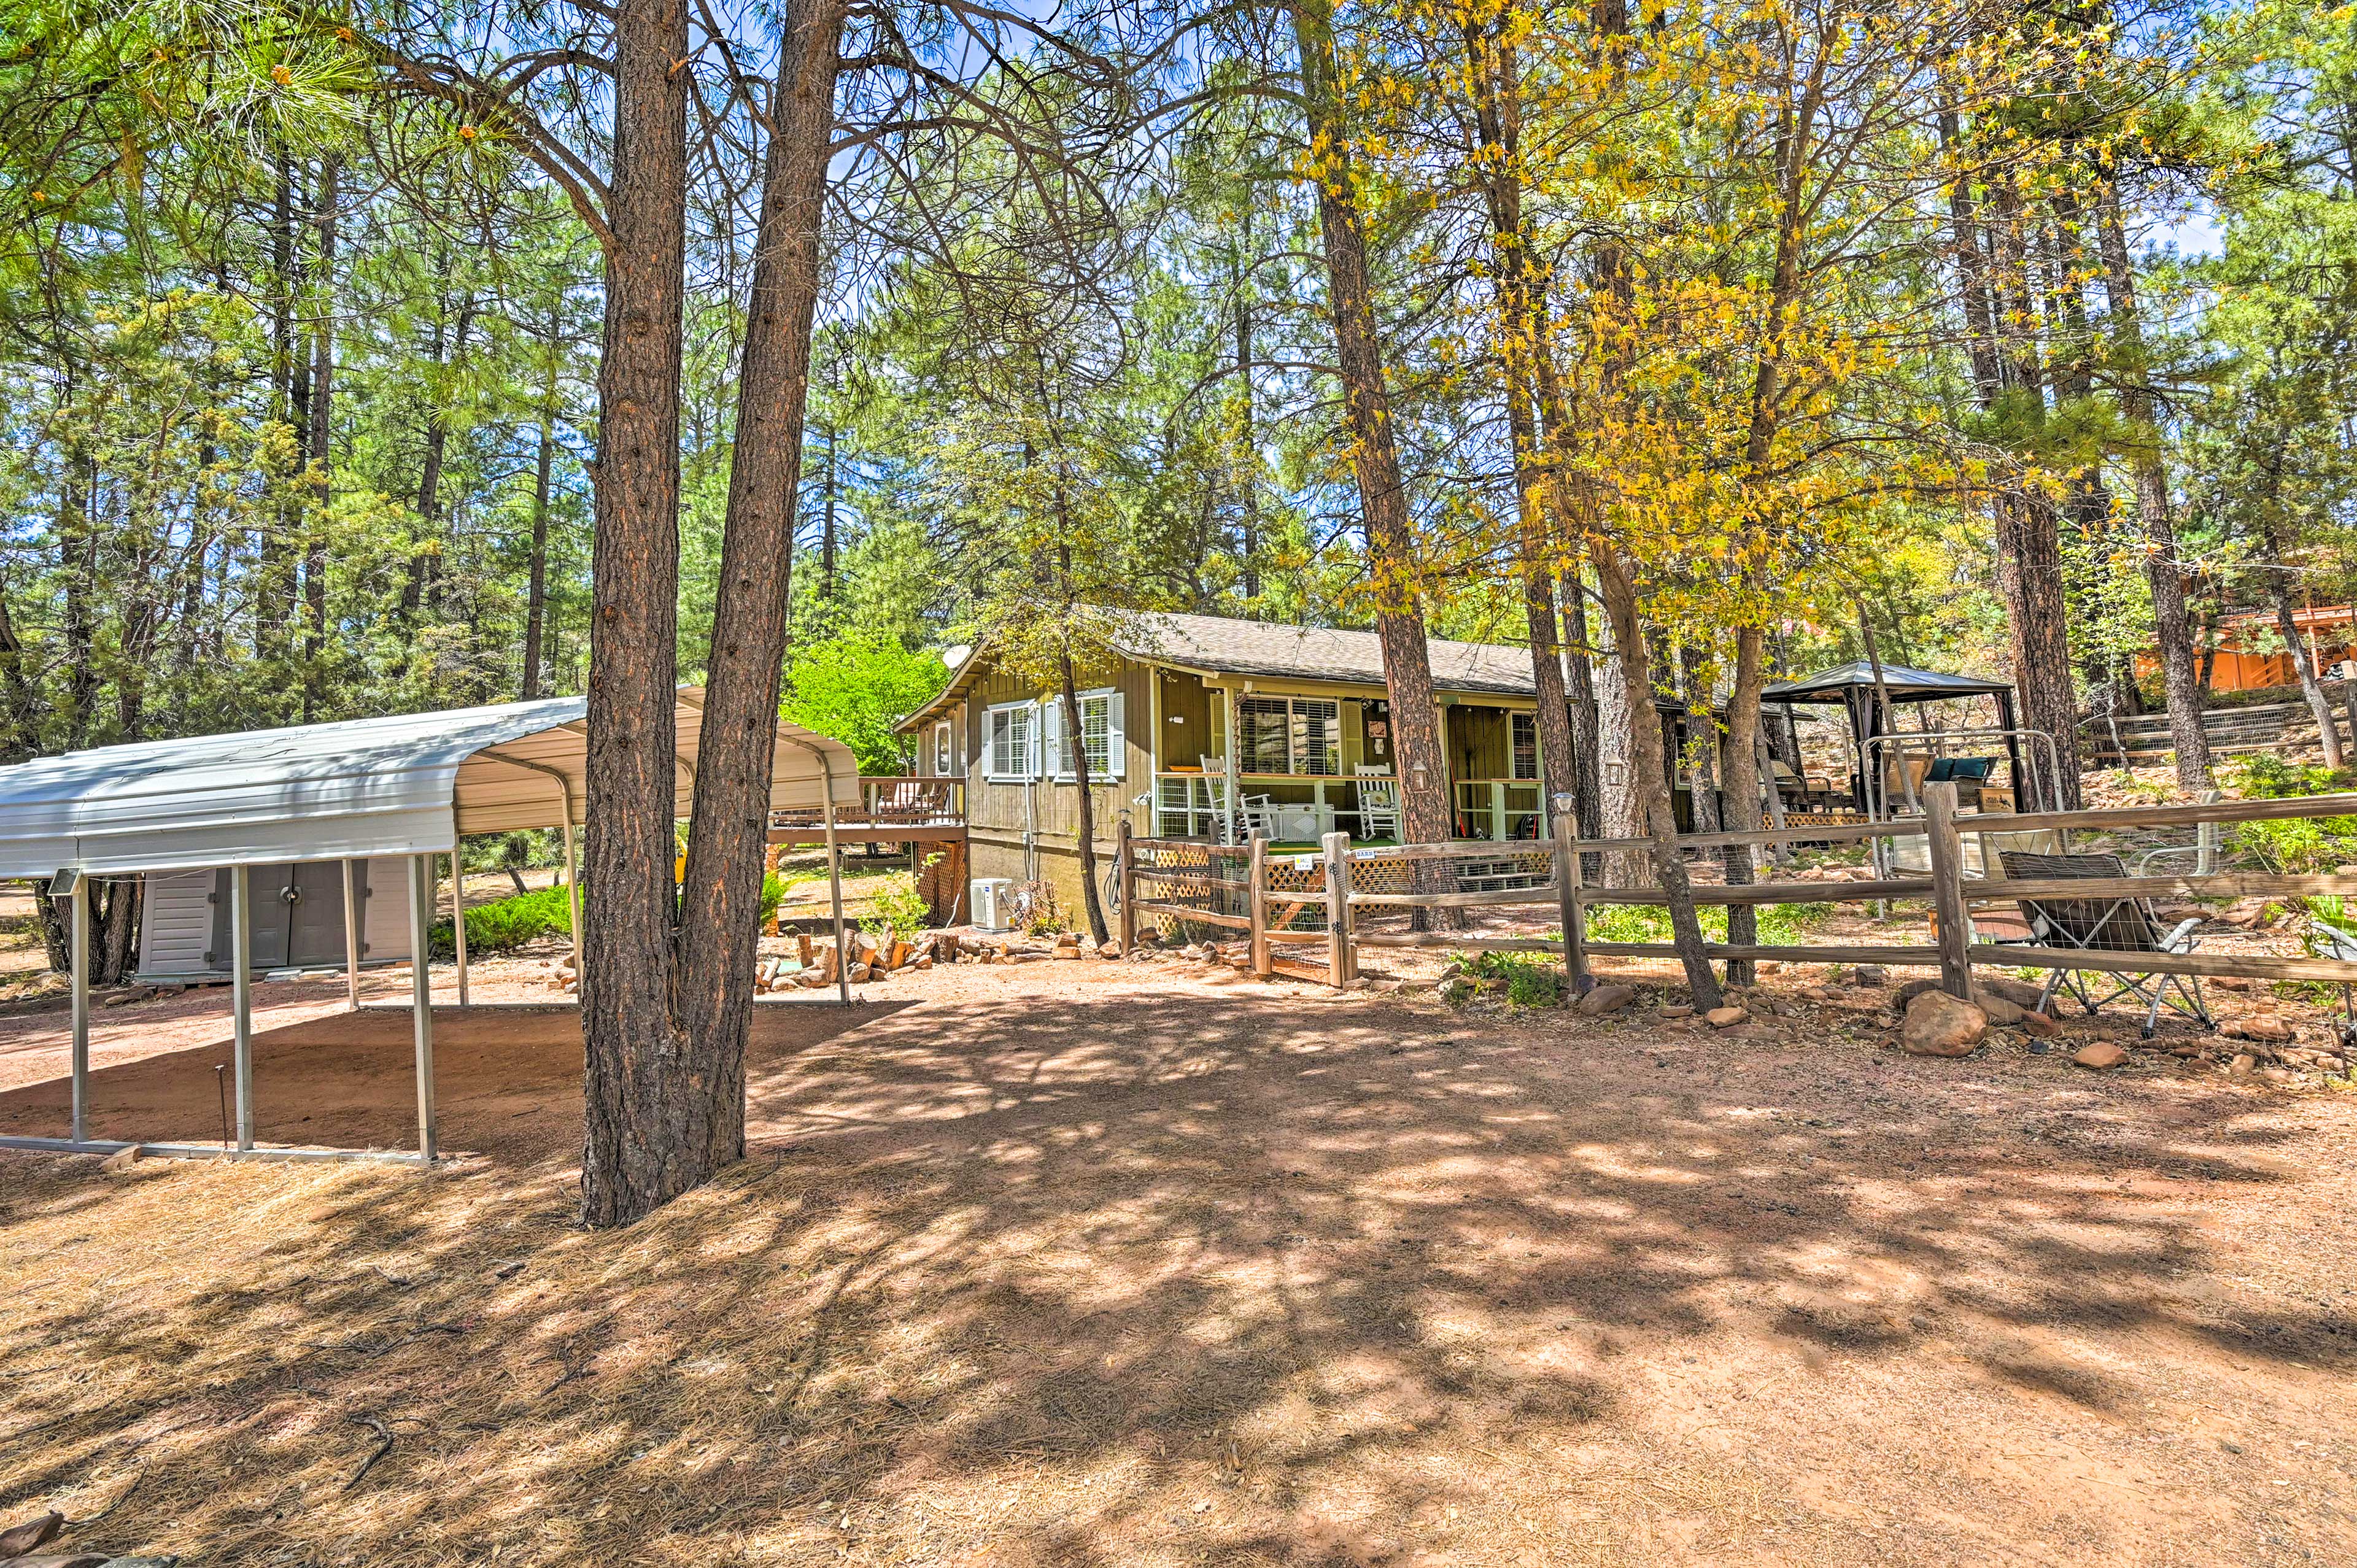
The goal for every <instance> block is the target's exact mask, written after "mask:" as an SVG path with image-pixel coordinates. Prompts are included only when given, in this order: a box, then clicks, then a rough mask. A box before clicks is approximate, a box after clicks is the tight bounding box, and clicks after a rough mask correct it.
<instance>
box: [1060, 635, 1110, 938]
mask: <svg viewBox="0 0 2357 1568" xmlns="http://www.w3.org/2000/svg"><path fill="white" fill-rule="evenodd" d="M1057 672H1058V673H1059V674H1060V676H1061V677H1062V678H1063V691H1064V734H1065V735H1066V736H1068V737H1069V738H1070V744H1071V748H1072V781H1073V783H1074V784H1076V785H1078V786H1079V788H1080V813H1081V818H1080V832H1081V843H1080V849H1081V907H1082V909H1084V910H1085V911H1086V912H1087V914H1088V921H1089V936H1090V937H1091V938H1092V940H1094V941H1095V942H1096V944H1097V946H1099V947H1103V946H1104V945H1105V943H1107V942H1108V941H1111V940H1113V937H1112V933H1111V932H1110V931H1109V930H1108V929H1106V927H1105V915H1104V903H1103V900H1102V899H1100V898H1099V897H1097V812H1096V804H1095V802H1094V801H1092V800H1090V799H1089V785H1090V782H1091V780H1090V779H1089V747H1088V734H1087V732H1086V731H1085V730H1083V729H1082V727H1081V690H1080V687H1079V685H1078V684H1077V683H1075V682H1074V681H1073V680H1072V656H1071V653H1070V652H1069V651H1067V652H1066V653H1065V654H1064V655H1063V656H1062V658H1061V660H1060V661H1059V663H1058V669H1057ZM1048 760H1049V767H1050V768H1053V767H1054V766H1055V763H1056V760H1057V759H1056V758H1054V757H1049V759H1048Z"/></svg>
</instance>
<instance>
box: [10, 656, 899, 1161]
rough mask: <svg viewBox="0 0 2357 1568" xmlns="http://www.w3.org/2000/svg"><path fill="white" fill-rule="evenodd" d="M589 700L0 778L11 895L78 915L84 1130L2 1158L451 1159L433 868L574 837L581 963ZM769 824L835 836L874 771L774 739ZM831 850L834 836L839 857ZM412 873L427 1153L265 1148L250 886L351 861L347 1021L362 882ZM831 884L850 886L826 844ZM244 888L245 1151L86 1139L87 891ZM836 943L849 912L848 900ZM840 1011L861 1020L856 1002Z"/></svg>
mask: <svg viewBox="0 0 2357 1568" xmlns="http://www.w3.org/2000/svg"><path fill="white" fill-rule="evenodd" d="M587 714H588V701H587V698H583V697H554V698H548V699H544V700H543V701H539V702H532V703H498V704H495V705H491V706H487V707H478V708H454V709H447V710H445V711H442V712H439V713H427V714H393V715H388V716H384V717H380V718H366V719H350V720H346V721H343V722H341V723H337V724H321V725H298V726H296V727H293V728H288V729H274V730H250V731H243V732H239V733H234V734H229V735H213V736H191V737H188V738H186V739H182V740H163V741H140V742H135V743H133V744H130V745H124V746H101V747H97V748H95V749H93V750H89V751H76V752H68V753H66V754H65V755H63V756H61V757H40V758H37V759H36V760H34V761H31V762H26V763H20V764H18V765H17V766H16V767H13V768H0V879H22V880H30V881H35V882H39V883H48V884H49V887H48V892H49V893H50V895H51V896H54V897H69V898H70V900H71V903H72V909H71V912H70V930H71V941H70V947H71V951H72V958H73V975H72V980H73V984H72V997H73V1063H72V1074H73V1112H72V1135H71V1136H70V1137H67V1138H25V1137H6V1138H0V1147H8V1148H34V1149H50V1150H61V1151H66V1152H70V1153H81V1154H108V1153H113V1152H114V1151H116V1150H119V1149H123V1148H127V1147H134V1146H136V1147H140V1148H143V1149H146V1150H148V1151H150V1152H154V1153H160V1154H184V1155H212V1154H221V1153H224V1152H227V1153H230V1154H232V1155H246V1156H250V1157H266V1158H282V1159H284V1158H397V1159H406V1160H419V1161H424V1162H427V1163H430V1162H431V1161H432V1160H433V1158H434V1156H435V1153H436V1144H435V1118H434V1009H433V1002H432V995H433V993H432V990H431V977H430V972H429V970H428V963H429V961H430V954H429V951H428V944H427V940H426V933H427V928H428V927H429V926H430V925H431V923H432V918H433V912H434V911H433V908H432V906H433V902H434V893H433V883H434V878H433V872H432V869H431V867H432V862H433V857H434V856H435V855H436V854H450V855H453V856H455V855H456V854H457V851H458V840H459V838H460V836H461V835H462V834H470V833H493V832H512V831H515V830H518V829H528V828H556V827H561V828H564V829H565V834H564V837H565V883H566V886H568V887H569V888H571V889H572V902H573V928H574V952H575V955H576V963H577V962H578V955H579V952H580V927H581V919H580V915H581V903H580V898H581V895H580V885H579V881H578V879H577V878H576V875H574V873H575V869H576V867H575V865H574V858H573V834H572V831H571V830H572V829H573V828H574V827H576V826H578V825H579V824H580V823H581V822H582V821H583V815H584V812H583V806H584V802H585V800H586V797H587V753H588V737H587ZM675 717H676V723H677V741H676V746H677V756H676V758H675V761H676V764H677V768H676V772H677V777H678V782H679V792H678V800H679V807H680V811H681V813H682V814H684V813H685V811H686V809H687V805H688V801H689V800H690V798H691V796H692V794H693V791H694V781H695V762H696V755H697V750H698V740H699V737H700V736H701V732H702V728H703V718H704V693H703V692H702V690H701V689H700V688H697V687H693V686H686V687H682V688H680V690H679V693H678V705H677V710H676V714H675ZM858 803H859V767H858V762H857V760H856V758H855V757H853V756H852V753H851V751H850V749H849V748H848V747H847V746H844V745H843V744H842V743H841V742H840V741H834V740H829V739H827V738H825V737H824V736H818V735H814V734H813V733H812V732H810V731H808V730H805V729H803V728H802V727H801V726H800V725H792V724H789V723H787V722H786V721H784V720H782V719H780V721H778V746H777V751H776V756H775V760H774V761H773V763H772V765H771V768H770V806H771V809H772V810H795V809H801V810H810V809H813V808H815V809H818V810H820V811H823V813H824V816H825V819H826V821H827V822H828V823H829V824H830V825H831V824H832V823H833V822H834V811H835V809H836V808H837V807H838V806H856V805H857V804H858ZM831 837H832V835H831V834H830V838H831ZM376 855H382V856H400V857H404V858H405V859H406V860H407V861H408V865H409V877H408V881H409V929H410V972H411V977H412V983H411V1010H412V1012H413V1014H414V1017H415V1020H416V1024H415V1035H416V1070H417V1137H418V1150H417V1153H416V1154H415V1155H384V1154H380V1153H377V1152H374V1151H355V1150H340V1149H339V1150H328V1149H292V1148H262V1147H257V1146H256V1145H255V1144H254V1141H253V1014H252V984H253V976H252V966H251V963H250V948H249V942H250V938H251V932H252V926H253V910H252V893H251V888H250V886H249V881H250V878H249V871H250V868H251V867H253V866H255V865H276V864H280V863H284V862H287V861H322V860H342V861H343V862H345V889H344V893H345V897H344V923H345V954H346V974H347V976H348V988H349V994H350V1005H351V1006H352V1007H354V1008H358V1007H359V1005H360V946H359V940H358V936H357V933H356V931H355V929H354V927H353V910H354V907H355V903H356V900H355V899H354V898H353V897H352V893H351V886H350V883H351V871H350V864H351V862H352V861H353V860H355V859H365V858H367V857H370V856H376ZM828 865H829V872H830V875H831V876H833V875H834V874H835V873H836V871H837V867H836V864H835V855H834V845H833V843H830V844H829V852H828ZM221 868H227V869H228V870H229V871H230V873H231V875H230V904H231V910H230V929H231V940H232V944H233V956H232V959H231V1012H232V1015H233V1017H234V1027H235V1046H234V1059H235V1064H236V1072H235V1077H236V1090H237V1108H236V1109H237V1121H236V1139H235V1147H234V1148H233V1149H231V1150H228V1151H223V1150H220V1149H216V1148H213V1147H211V1146H210V1145H207V1144H192V1145H182V1144H130V1143H125V1142H119V1141H112V1140H91V1139H90V1138H89V1137H88V1136H87V1133H88V1124H87V1107H88V1101H89V1077H90V942H91V930H90V905H91V899H90V887H91V882H92V881H93V880H94V879H101V878H112V877H121V876H139V875H145V874H148V873H163V872H183V871H205V870H217V869H221ZM834 921H835V940H836V942H837V944H838V950H840V944H841V942H842V940H843V934H844V933H843V900H842V891H841V886H840V882H839V880H838V881H837V882H836V884H835V887H834ZM466 929H467V928H466V921H465V920H464V919H463V918H460V919H458V920H457V922H456V930H455V935H456V938H457V969H458V996H459V1005H460V1006H462V1007H463V1006H465V1005H467V995H466V963H467V955H466ZM842 1000H844V1001H845V1002H846V1003H847V1002H848V1001H849V1000H850V998H849V993H848V990H847V987H845V989H843V991H842Z"/></svg>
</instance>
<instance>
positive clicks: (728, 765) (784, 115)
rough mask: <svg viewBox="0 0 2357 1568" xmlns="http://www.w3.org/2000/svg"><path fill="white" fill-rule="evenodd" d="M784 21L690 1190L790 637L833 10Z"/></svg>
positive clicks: (708, 812) (741, 977) (717, 660)
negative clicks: (701, 1099)
mask: <svg viewBox="0 0 2357 1568" xmlns="http://www.w3.org/2000/svg"><path fill="white" fill-rule="evenodd" d="M783 21H784V31H785V38H784V49H783V53H782V54H781V55H780V62H781V63H780V72H779V83H778V90H777V91H776V92H775V93H773V94H772V95H771V100H770V146H769V156H768V159H767V167H766V169H765V171H764V173H763V176H762V191H761V223H760V229H759V235H758V238H757V239H756V242H755V244H756V257H755V260H754V263H753V285H752V292H751V295H750V296H749V309H748V314H747V319H746V331H745V343H744V348H743V350H742V355H741V360H740V368H739V371H738V373H737V431H736V448H735V452H734V454H733V456H732V458H731V461H730V464H729V472H728V511H727V518H726V523H725V525H724V528H723V531H722V534H721V542H720V575H719V588H718V597H717V599H716V602H715V604H714V606H713V615H712V646H711V650H710V653H709V655H708V657H707V658H706V660H705V669H706V671H708V672H707V674H706V676H705V698H704V723H703V730H702V740H701V742H700V746H699V752H698V757H697V762H696V777H695V810H694V818H693V821H692V822H690V825H689V830H688V840H687V869H686V878H685V882H684V884H683V889H682V908H681V925H680V931H681V940H680V980H679V984H678V998H679V1026H680V1030H681V1032H682V1034H683V1036H684V1037H685V1040H686V1042H687V1047H688V1049H689V1051H690V1052H691V1057H692V1060H693V1061H694V1064H695V1072H696V1082H697V1084H698V1085H699V1087H700V1088H701V1090H702V1091H703V1093H704V1095H705V1101H704V1103H703V1105H702V1106H701V1107H700V1110H701V1112H702V1114H703V1116H704V1119H705V1120H704V1123H703V1127H702V1131H703V1133H704V1144H703V1147H702V1149H701V1150H700V1151H692V1152H693V1153H696V1154H700V1158H701V1162H702V1168H701V1171H700V1173H699V1174H698V1176H697V1177H696V1179H698V1180H701V1179H703V1178H704V1177H705V1176H709V1175H710V1174H711V1173H712V1172H713V1171H714V1170H716V1169H718V1168H719V1167H720V1166H721V1165H726V1164H727V1163H728V1162H730V1161H732V1160H736V1159H739V1158H742V1157H743V1155H744V1152H745V1036H746V1031H747V1029H748V1026H749V1025H750V1024H751V1021H752V1007H753V969H754V965H755V962H756V961H757V960H758V958H759V939H760V921H759V913H760V899H761V852H762V850H763V849H764V847H766V845H767V843H768V842H769V826H770V769H771V765H772V763H773V762H774V760H775V756H776V751H777V734H778V696H779V687H780V683H781V682H782V679H783V676H784V672H785V659H786V640H787V637H788V635H789V632H790V629H791V616H790V611H791V605H792V562H793V551H794V530H795V525H796V523H797V522H798V521H800V517H799V509H798V507H797V505H796V498H797V497H798V496H799V495H800V494H801V491H802V439H803V434H804V428H805V424H804V422H805V420H806V417H807V415H808V412H809V406H810V371H811V323H812V319H813V315H814V313H815V311H816V308H817V305H818V295H819V287H820V284H821V281H822V280H821V269H820V259H819V227H820V221H821V219H822V218H823V210H824V208H825V205H826V190H827V158H828V155H829V151H830V148H831V146H832V144H833V140H834V88H835V77H836V74H837V71H838V69H839V65H838V62H839V60H840V59H841V44H842V32H843V0H788V4H787V5H786V6H785V12H784V17H783Z"/></svg>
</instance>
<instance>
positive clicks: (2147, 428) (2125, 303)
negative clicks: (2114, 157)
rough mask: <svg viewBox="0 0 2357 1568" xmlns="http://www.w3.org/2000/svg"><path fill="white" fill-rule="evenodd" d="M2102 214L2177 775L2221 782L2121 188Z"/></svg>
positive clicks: (2193, 782) (2109, 191)
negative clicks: (2204, 716) (2215, 773)
mask: <svg viewBox="0 0 2357 1568" xmlns="http://www.w3.org/2000/svg"><path fill="white" fill-rule="evenodd" d="M2102 201H2103V205H2102V209H2101V210H2100V211H2099V212H2098V214H2097V223H2098V227H2097V231H2096V233H2097V238H2098V248H2099V249H2100V250H2101V251H2102V252H2103V261H2104V280H2105V283H2106V285H2107V288H2106V298H2107V301H2108V303H2109V305H2110V306H2111V312H2110V314H2111V324H2112V330H2113V332H2114V334H2115V336H2116V337H2117V338H2118V340H2119V347H2120V350H2121V357H2122V358H2123V359H2124V360H2126V364H2125V365H2123V366H2121V367H2119V369H2118V370H2117V371H2115V372H2114V373H2115V376H2120V377H2124V378H2125V379H2124V380H2122V381H2121V382H2120V389H2121V390H2120V412H2121V413H2124V414H2126V416H2127V424H2128V429H2129V438H2130V439H2131V440H2133V441H2134V442H2135V443H2136V446H2135V448H2134V450H2133V452H2132V454H2131V459H2130V461H2131V467H2132V471H2133V473H2134V474H2135V476H2136V521H2137V523H2138V524H2139V525H2140V526H2141V527H2142V528H2143V530H2144V543H2145V558H2144V575H2145V581H2146V582H2147V583H2148V584H2150V585H2151V587H2152V617H2153V640H2154V644H2155V646H2156V648H2157V649H2158V652H2159V655H2160V682H2161V690H2162V692H2163V693H2165V697H2166V701H2167V703H2168V707H2169V745H2170V746H2171V747H2173V748H2174V749H2175V751H2176V753H2177V781H2178V782H2179V784H2181V785H2183V786H2184V787H2185V788H2186V789H2209V788H2210V786H2211V785H2212V782H2214V780H2213V779H2212V774H2211V768H2210V732H2209V731H2208V730H2207V729H2205V728H2203V727H2202V724H2201V711H2202V708H2203V706H2204V705H2205V698H2206V696H2207V693H2205V692H2204V691H2203V689H2202V683H2201V681H2200V680H2198V679H2197V678H2196V671H2195V670H2194V662H2193V660H2194V652H2193V618H2192V617H2191V616H2190V615H2189V614H2188V613H2187V611H2186V607H2185V579H2184V576H2183V575H2182V574H2181V573H2180V571H2179V567H2178V564H2177V530H2176V528H2175V526H2174V525H2173V524H2172V523H2171V521H2170V520H2169V472H2168V469H2167V468H2166V467H2163V465H2162V460H2161V445H2160V433H2159V430H2158V425H2157V424H2156V421H2155V419H2154V406H2153V396H2152V392H2151V391H2150V390H2149V389H2148V388H2147V386H2146V384H2145V374H2146V370H2147V366H2146V364H2145V345H2144V324H2143V322H2142V320H2141V319H2140V318H2139V317H2138V316H2137V313H2136V263H2135V262H2134V261H2133V260H2132V259H2131V258H2130V257H2129V255H2128V241H2127V233H2126V230H2125V228H2124V227H2123V226H2122V224H2121V221H2120V193H2119V188H2118V187H2117V186H2116V185H2114V184H2113V183H2112V182H2111V181H2109V180H2106V181H2104V192H2103V198H2102Z"/></svg>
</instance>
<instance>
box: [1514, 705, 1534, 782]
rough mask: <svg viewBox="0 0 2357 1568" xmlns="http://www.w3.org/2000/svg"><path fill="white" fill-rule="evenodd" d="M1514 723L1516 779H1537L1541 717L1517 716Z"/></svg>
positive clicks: (1532, 715)
mask: <svg viewBox="0 0 2357 1568" xmlns="http://www.w3.org/2000/svg"><path fill="white" fill-rule="evenodd" d="M1513 721H1514V777H1515V778H1517V779H1536V778H1537V777H1538V776H1539V716H1538V714H1514V715H1513Z"/></svg>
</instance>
